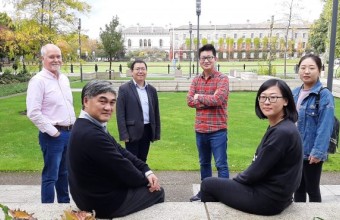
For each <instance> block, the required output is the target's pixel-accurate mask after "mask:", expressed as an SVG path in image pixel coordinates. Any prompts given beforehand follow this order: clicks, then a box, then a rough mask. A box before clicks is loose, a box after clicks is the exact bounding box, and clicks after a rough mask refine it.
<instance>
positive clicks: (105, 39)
mask: <svg viewBox="0 0 340 220" xmlns="http://www.w3.org/2000/svg"><path fill="white" fill-rule="evenodd" d="M118 25H119V19H118V17H117V16H115V17H113V18H112V21H111V22H110V24H109V25H107V24H106V25H105V30H102V29H100V33H99V36H100V39H101V41H102V44H103V47H104V51H105V53H106V54H107V55H108V56H109V60H110V69H109V70H110V71H111V67H112V59H113V58H118V57H119V56H118V55H119V54H121V53H122V52H123V51H124V40H123V38H122V33H121V31H118V28H117V27H118Z"/></svg>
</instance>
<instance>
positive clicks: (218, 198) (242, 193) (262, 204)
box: [201, 177, 292, 215]
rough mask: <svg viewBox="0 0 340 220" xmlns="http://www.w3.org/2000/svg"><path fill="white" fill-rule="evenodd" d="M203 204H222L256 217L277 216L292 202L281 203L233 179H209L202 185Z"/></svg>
mask: <svg viewBox="0 0 340 220" xmlns="http://www.w3.org/2000/svg"><path fill="white" fill-rule="evenodd" d="M201 201H202V202H221V203H224V204H225V205H227V206H230V207H232V208H234V209H238V210H240V211H243V212H247V213H251V214H256V215H276V214H279V213H280V212H282V211H283V210H284V209H285V208H287V207H288V206H289V205H290V204H291V203H292V200H289V201H285V202H281V201H276V200H273V199H271V198H269V197H267V196H265V195H264V194H263V193H261V192H260V191H258V190H256V188H255V187H251V186H248V185H244V184H241V183H239V182H236V181H235V180H232V179H225V178H217V177H208V178H205V179H204V180H203V181H202V183H201Z"/></svg>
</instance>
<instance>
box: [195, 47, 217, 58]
mask: <svg viewBox="0 0 340 220" xmlns="http://www.w3.org/2000/svg"><path fill="white" fill-rule="evenodd" d="M203 51H212V53H213V55H214V57H216V49H215V47H214V45H212V44H206V45H204V46H203V47H201V48H200V49H199V50H198V56H199V57H200V56H201V53H202V52H203Z"/></svg>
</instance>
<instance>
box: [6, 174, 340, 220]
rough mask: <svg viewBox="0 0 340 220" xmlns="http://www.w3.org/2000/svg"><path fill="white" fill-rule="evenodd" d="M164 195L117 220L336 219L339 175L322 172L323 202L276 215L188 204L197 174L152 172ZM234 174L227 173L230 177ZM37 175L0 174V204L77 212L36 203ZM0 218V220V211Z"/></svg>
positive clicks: (45, 215) (46, 215)
mask: <svg viewBox="0 0 340 220" xmlns="http://www.w3.org/2000/svg"><path fill="white" fill-rule="evenodd" d="M155 174H156V175H157V176H158V177H159V179H160V181H161V183H162V186H163V187H164V190H165V193H166V202H165V203H163V204H158V205H156V206H153V207H151V208H149V209H146V210H143V211H141V212H137V213H135V214H132V215H129V216H127V217H124V218H121V219H129V220H134V219H136V220H137V219H138V220H139V219H160V220H162V219H185V220H187V219H189V220H191V219H211V220H212V219H233V218H235V219H313V218H314V217H320V218H322V219H340V173H326V172H325V173H323V174H322V177H321V184H322V185H321V193H322V198H323V203H301V204H297V203H296V204H293V205H291V206H290V207H289V208H287V209H286V210H285V211H284V212H283V213H281V214H280V215H277V216H272V217H264V216H256V215H251V214H247V213H243V212H240V211H237V210H235V209H232V208H230V207H228V206H225V205H223V204H221V203H206V204H204V203H201V202H193V203H191V202H189V198H190V197H191V196H192V195H194V194H195V193H196V192H197V191H198V190H199V172H198V171H197V172H196V171H195V172H194V171H155ZM234 175H235V173H233V174H231V176H234ZM39 184H40V173H37V172H35V173H0V204H3V205H6V206H8V207H9V208H11V209H18V208H20V210H23V209H24V210H26V211H27V212H28V213H35V214H34V217H36V218H38V219H39V220H45V219H46V220H50V219H61V218H60V216H61V215H62V214H63V210H66V209H70V208H71V209H77V208H76V205H75V204H74V202H73V201H72V202H71V203H70V204H57V203H55V204H48V205H46V204H41V203H40V185H39ZM0 219H3V216H2V212H1V209H0Z"/></svg>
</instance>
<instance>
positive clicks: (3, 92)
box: [0, 82, 28, 97]
mask: <svg viewBox="0 0 340 220" xmlns="http://www.w3.org/2000/svg"><path fill="white" fill-rule="evenodd" d="M27 85H28V83H27V82H23V83H13V84H0V97H3V96H8V95H12V94H17V93H21V92H26V90H27Z"/></svg>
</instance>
